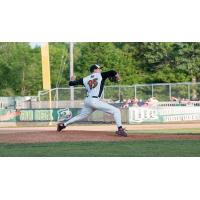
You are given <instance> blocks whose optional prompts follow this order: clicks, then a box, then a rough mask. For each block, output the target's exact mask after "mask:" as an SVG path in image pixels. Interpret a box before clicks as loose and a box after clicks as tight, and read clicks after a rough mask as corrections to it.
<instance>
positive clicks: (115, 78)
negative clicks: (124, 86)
mask: <svg viewBox="0 0 200 200" xmlns="http://www.w3.org/2000/svg"><path fill="white" fill-rule="evenodd" d="M109 80H110V81H111V82H114V83H116V82H119V80H120V77H119V74H118V73H117V74H116V75H115V76H112V77H110V78H109Z"/></svg>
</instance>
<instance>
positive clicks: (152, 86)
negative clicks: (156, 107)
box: [151, 84, 154, 97]
mask: <svg viewBox="0 0 200 200" xmlns="http://www.w3.org/2000/svg"><path fill="white" fill-rule="evenodd" d="M153 92H154V91H153V84H152V85H151V96H152V97H153Z"/></svg>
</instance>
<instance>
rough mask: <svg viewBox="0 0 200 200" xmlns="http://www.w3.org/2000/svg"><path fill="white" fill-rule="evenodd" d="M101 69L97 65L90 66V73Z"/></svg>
mask: <svg viewBox="0 0 200 200" xmlns="http://www.w3.org/2000/svg"><path fill="white" fill-rule="evenodd" d="M101 68H103V67H101V66H99V65H97V64H95V65H91V66H90V72H91V73H92V72H93V71H94V70H95V69H101Z"/></svg>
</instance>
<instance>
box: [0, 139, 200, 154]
mask: <svg viewBox="0 0 200 200" xmlns="http://www.w3.org/2000/svg"><path fill="white" fill-rule="evenodd" d="M0 156H1V157H4V156H6V157H43V156H44V157H134V156H136V157H165V156H167V157H174V156H175V157H191V156H193V157H199V156H200V141H198V140H195V141H194V140H174V141H172V140H157V141H155V140H154V141H128V142H65V143H64V142H60V143H43V144H0Z"/></svg>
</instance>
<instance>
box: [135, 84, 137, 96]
mask: <svg viewBox="0 0 200 200" xmlns="http://www.w3.org/2000/svg"><path fill="white" fill-rule="evenodd" d="M135 98H137V86H136V85H135Z"/></svg>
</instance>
